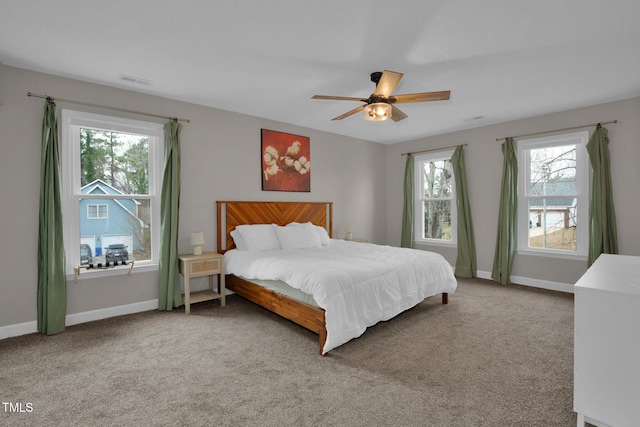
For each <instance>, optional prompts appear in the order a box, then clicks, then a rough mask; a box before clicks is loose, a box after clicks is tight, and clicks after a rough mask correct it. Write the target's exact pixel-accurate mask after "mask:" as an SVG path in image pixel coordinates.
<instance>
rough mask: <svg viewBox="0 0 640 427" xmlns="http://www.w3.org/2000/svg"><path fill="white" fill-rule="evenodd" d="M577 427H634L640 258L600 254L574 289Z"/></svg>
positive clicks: (638, 398) (639, 415) (637, 416)
mask: <svg viewBox="0 0 640 427" xmlns="http://www.w3.org/2000/svg"><path fill="white" fill-rule="evenodd" d="M574 345H575V347H574V398H573V409H574V411H576V412H577V413H578V426H579V427H583V426H584V425H585V421H588V422H589V423H591V424H594V425H597V426H607V427H634V426H640V257H636V256H627V255H607V254H602V255H600V256H599V257H598V259H597V260H596V262H595V263H593V265H592V266H591V267H590V268H589V270H587V272H586V273H585V274H584V276H582V278H580V280H579V281H578V282H577V283H576V285H575V343H574Z"/></svg>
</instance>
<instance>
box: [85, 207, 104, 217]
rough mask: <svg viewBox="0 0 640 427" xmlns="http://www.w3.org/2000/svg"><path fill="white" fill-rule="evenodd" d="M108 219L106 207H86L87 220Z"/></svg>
mask: <svg viewBox="0 0 640 427" xmlns="http://www.w3.org/2000/svg"><path fill="white" fill-rule="evenodd" d="M108 217H109V214H108V211H107V205H87V218H89V219H104V218H108Z"/></svg>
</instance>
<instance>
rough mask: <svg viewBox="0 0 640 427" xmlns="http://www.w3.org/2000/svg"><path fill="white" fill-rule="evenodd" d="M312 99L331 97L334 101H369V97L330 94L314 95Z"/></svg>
mask: <svg viewBox="0 0 640 427" xmlns="http://www.w3.org/2000/svg"><path fill="white" fill-rule="evenodd" d="M311 99H331V100H334V101H362V102H367V101H368V100H367V99H362V98H352V97H350V96H330V95H313V96H312V97H311Z"/></svg>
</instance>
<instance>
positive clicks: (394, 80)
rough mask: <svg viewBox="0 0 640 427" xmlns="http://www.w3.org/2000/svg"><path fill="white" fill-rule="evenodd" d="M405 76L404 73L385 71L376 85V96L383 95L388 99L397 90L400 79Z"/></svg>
mask: <svg viewBox="0 0 640 427" xmlns="http://www.w3.org/2000/svg"><path fill="white" fill-rule="evenodd" d="M402 76H404V74H402V73H396V72H395V71H387V70H385V71H383V72H382V76H381V77H380V80H379V81H378V84H377V85H376V91H375V92H373V94H374V95H382V96H384V97H385V98H388V97H389V96H390V95H391V92H393V90H394V89H395V88H396V86H397V85H398V82H400V79H401V78H402Z"/></svg>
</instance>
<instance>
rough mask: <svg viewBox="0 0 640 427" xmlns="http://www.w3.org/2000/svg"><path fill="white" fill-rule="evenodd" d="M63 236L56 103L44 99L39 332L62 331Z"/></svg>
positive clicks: (64, 291) (64, 286)
mask: <svg viewBox="0 0 640 427" xmlns="http://www.w3.org/2000/svg"><path fill="white" fill-rule="evenodd" d="M65 268H66V267H65V253H64V241H63V237H62V203H61V199H60V147H59V146H58V117H57V113H56V104H54V103H53V101H52V100H51V99H47V101H46V103H45V106H44V118H43V120H42V153H41V162H40V221H39V228H38V332H41V333H44V334H47V335H53V334H57V333H59V332H62V331H64V328H65V317H66V315H67V279H66V277H65V274H66V272H65Z"/></svg>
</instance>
